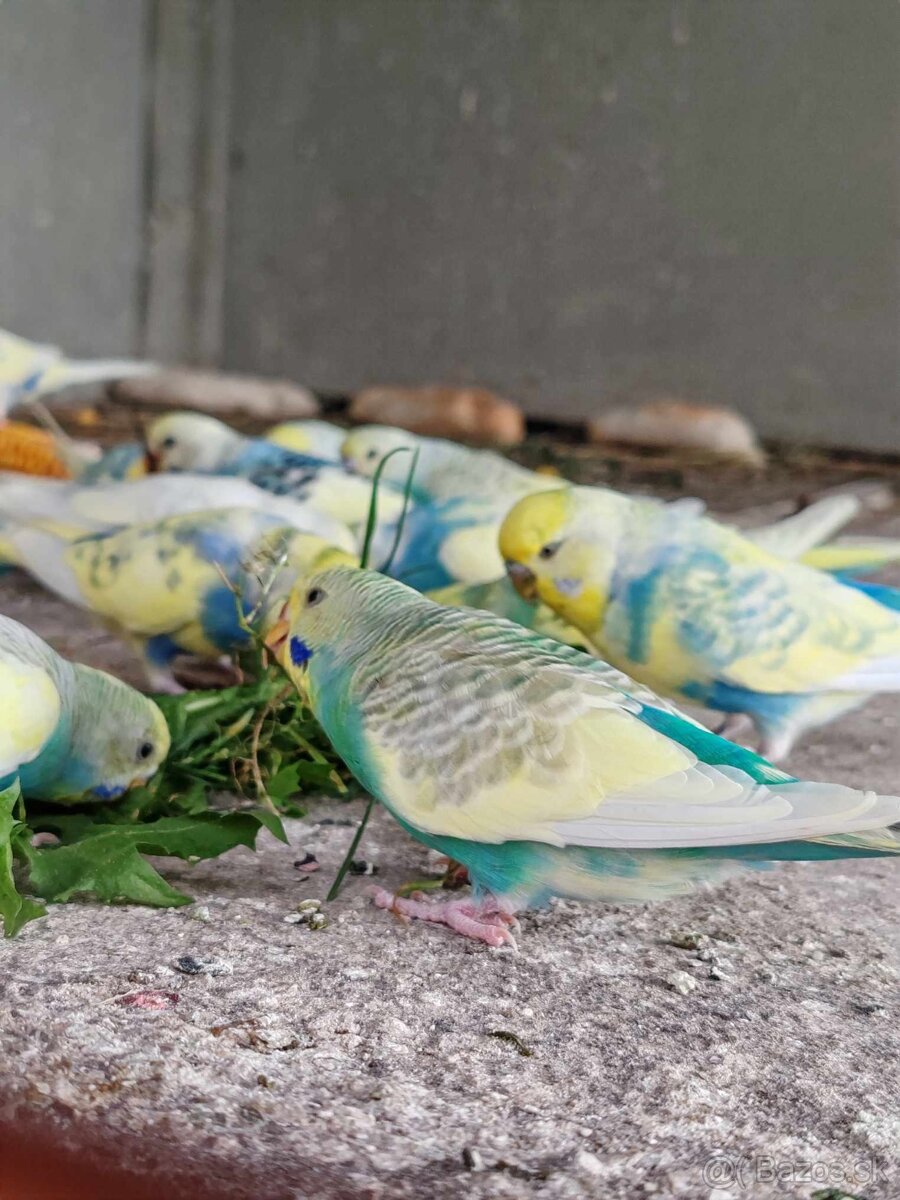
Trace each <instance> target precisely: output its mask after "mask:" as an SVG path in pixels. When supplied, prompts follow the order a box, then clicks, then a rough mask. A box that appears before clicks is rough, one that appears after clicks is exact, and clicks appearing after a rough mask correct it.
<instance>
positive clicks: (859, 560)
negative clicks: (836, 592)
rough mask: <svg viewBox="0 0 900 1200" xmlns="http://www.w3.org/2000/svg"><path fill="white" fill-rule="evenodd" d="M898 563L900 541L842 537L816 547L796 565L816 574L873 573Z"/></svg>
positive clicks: (897, 539) (898, 539) (879, 538)
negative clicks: (804, 566)
mask: <svg viewBox="0 0 900 1200" xmlns="http://www.w3.org/2000/svg"><path fill="white" fill-rule="evenodd" d="M898 559H900V538H892V537H844V538H837V539H836V540H835V541H833V542H828V544H827V545H825V546H816V547H814V548H813V549H812V550H807V552H806V553H805V554H804V555H802V557H801V559H800V561H801V562H803V563H805V564H806V565H807V566H808V567H815V568H816V569H817V570H819V571H835V572H836V571H842V572H845V571H877V570H879V569H880V568H881V567H886V566H887V565H888V564H889V563H894V562H897V560H898Z"/></svg>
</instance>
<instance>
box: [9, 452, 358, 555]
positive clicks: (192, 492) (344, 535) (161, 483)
mask: <svg viewBox="0 0 900 1200" xmlns="http://www.w3.org/2000/svg"><path fill="white" fill-rule="evenodd" d="M216 508H249V509H253V510H255V511H258V512H264V513H268V514H269V515H270V516H274V517H278V518H279V519H280V520H281V521H282V523H283V524H285V525H290V526H292V527H293V528H294V529H299V530H302V531H303V532H305V533H315V534H317V535H318V536H319V537H321V538H324V539H325V540H326V541H328V542H331V543H332V544H333V545H335V546H339V547H341V548H342V549H344V550H348V551H352V550H354V549H355V547H356V542H355V539H354V537H353V535H352V534H351V532H350V530H349V529H348V527H347V526H346V525H344V524H342V523H341V522H340V521H337V520H335V518H334V517H330V516H328V514H327V513H323V512H320V511H319V510H318V509H317V508H315V507H313V506H312V505H311V504H306V503H303V502H302V501H299V500H295V499H293V497H291V496H273V495H272V493H271V492H266V491H264V490H263V489H262V488H259V487H257V486H256V485H255V484H253V483H250V481H249V480H248V479H238V478H218V477H217V476H214V475H187V474H185V475H181V474H172V475H170V474H163V475H144V476H142V477H141V478H139V479H134V480H123V481H121V482H109V483H104V484H96V485H93V486H88V485H83V484H81V483H80V482H70V481H68V480H64V479H46V478H42V477H40V476H36V475H22V474H19V473H18V472H16V471H0V518H7V519H8V520H14V521H18V522H19V523H25V524H29V523H33V522H40V523H41V525H42V527H43V528H45V529H46V528H50V529H52V530H55V531H57V532H60V533H63V534H65V535H67V536H71V537H76V536H78V535H80V534H86V533H98V532H102V531H107V530H112V529H117V528H121V527H122V526H125V525H134V524H138V523H141V524H147V523H148V522H153V521H161V520H164V519H165V518H166V517H175V516H180V515H182V514H186V513H192V512H204V511H212V510H213V509H216Z"/></svg>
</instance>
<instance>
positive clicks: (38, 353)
mask: <svg viewBox="0 0 900 1200" xmlns="http://www.w3.org/2000/svg"><path fill="white" fill-rule="evenodd" d="M157 369H158V368H156V367H154V366H153V365H152V364H150V363H141V362H132V361H130V360H128V359H98V360H97V361H83V362H77V361H72V360H70V359H68V358H66V357H65V356H64V354H63V352H62V350H59V349H58V348H57V347H56V346H43V345H40V344H39V343H37V342H29V341H28V340H27V339H26V338H22V337H17V336H16V334H14V333H10V332H9V331H8V330H6V329H0V417H3V416H5V415H6V414H7V413H8V412H10V411H11V410H12V409H14V408H16V407H17V406H18V405H20V404H27V403H28V402H29V401H32V400H38V399H40V398H41V397H42V396H49V395H50V394H52V393H53V392H59V391H62V389H63V388H67V387H71V386H72V385H73V384H76V383H98V382H102V381H103V380H107V379H110V380H111V379H123V378H124V377H125V376H126V375H143V374H146V373H147V372H149V371H155V370H157Z"/></svg>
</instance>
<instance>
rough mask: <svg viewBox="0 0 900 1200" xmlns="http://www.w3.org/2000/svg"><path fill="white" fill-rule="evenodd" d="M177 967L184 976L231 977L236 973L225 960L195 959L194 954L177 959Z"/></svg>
mask: <svg viewBox="0 0 900 1200" xmlns="http://www.w3.org/2000/svg"><path fill="white" fill-rule="evenodd" d="M175 967H176V969H177V970H179V971H180V972H181V973H182V975H230V974H231V973H232V972H233V971H234V967H233V966H232V964H231V963H230V962H227V961H226V960H225V959H224V958H194V956H193V955H192V954H185V955H184V956H183V957H182V958H179V959H177V960H176V962H175Z"/></svg>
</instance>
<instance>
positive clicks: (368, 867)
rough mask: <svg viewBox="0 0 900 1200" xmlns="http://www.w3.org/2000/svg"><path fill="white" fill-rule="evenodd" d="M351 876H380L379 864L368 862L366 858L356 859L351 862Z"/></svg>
mask: <svg viewBox="0 0 900 1200" xmlns="http://www.w3.org/2000/svg"><path fill="white" fill-rule="evenodd" d="M350 874H351V875H377V874H378V864H377V863H373V862H368V861H367V860H366V859H364V858H354V860H353V862H351V864H350Z"/></svg>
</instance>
